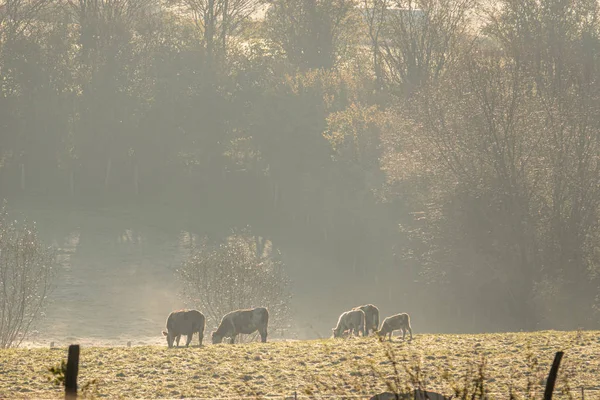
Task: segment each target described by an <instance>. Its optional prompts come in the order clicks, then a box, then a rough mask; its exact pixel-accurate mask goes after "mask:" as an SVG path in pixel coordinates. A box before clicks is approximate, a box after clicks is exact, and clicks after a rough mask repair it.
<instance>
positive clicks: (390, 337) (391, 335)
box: [390, 331, 392, 342]
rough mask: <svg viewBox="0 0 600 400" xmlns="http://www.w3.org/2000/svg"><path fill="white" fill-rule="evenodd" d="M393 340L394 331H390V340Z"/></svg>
mask: <svg viewBox="0 0 600 400" xmlns="http://www.w3.org/2000/svg"><path fill="white" fill-rule="evenodd" d="M391 341H392V331H390V342H391Z"/></svg>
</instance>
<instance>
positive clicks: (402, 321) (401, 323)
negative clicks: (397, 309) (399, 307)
mask: <svg viewBox="0 0 600 400" xmlns="http://www.w3.org/2000/svg"><path fill="white" fill-rule="evenodd" d="M398 329H401V330H402V339H403V340H404V336H406V332H407V331H408V332H410V340H412V329H411V327H410V317H409V316H408V314H406V313H402V314H396V315H392V316H391V317H387V318H386V319H384V320H383V324H381V329H380V330H378V331H377V332H376V333H377V335H379V339H385V335H388V334H389V335H390V340H392V332H393V331H397V330H398Z"/></svg>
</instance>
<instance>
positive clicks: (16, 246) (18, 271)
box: [0, 205, 56, 348]
mask: <svg viewBox="0 0 600 400" xmlns="http://www.w3.org/2000/svg"><path fill="white" fill-rule="evenodd" d="M55 260H56V256H55V252H54V251H53V249H51V248H48V247H45V246H44V245H43V244H42V242H41V241H40V239H39V238H38V235H37V229H36V226H35V223H27V222H25V223H18V222H17V221H12V220H11V219H10V218H9V215H8V212H7V211H6V206H5V205H4V206H3V207H2V209H1V210H0V348H9V347H17V346H19V344H21V342H22V341H23V339H25V337H26V336H27V334H28V333H29V329H30V327H31V325H32V323H33V322H34V321H35V320H36V319H37V318H38V317H39V316H40V314H41V312H42V309H43V306H44V304H45V303H46V300H47V296H48V292H49V289H50V287H51V283H52V280H53V278H54V268H53V267H54V263H55Z"/></svg>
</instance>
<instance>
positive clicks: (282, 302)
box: [177, 232, 290, 328]
mask: <svg viewBox="0 0 600 400" xmlns="http://www.w3.org/2000/svg"><path fill="white" fill-rule="evenodd" d="M177 274H178V277H179V278H180V280H181V281H182V283H183V293H184V296H185V297H186V298H187V299H188V300H189V301H190V302H191V303H192V304H194V306H196V307H198V308H199V309H201V310H202V312H204V313H205V314H206V315H207V316H208V317H209V319H210V320H212V322H211V323H212V324H213V325H216V324H218V323H219V321H220V320H221V318H222V317H223V315H225V314H226V313H228V312H229V311H232V310H236V309H241V308H250V307H267V308H268V309H269V315H270V318H269V325H270V326H272V327H275V328H284V327H286V326H287V324H288V322H289V319H290V309H289V300H290V294H289V282H288V278H287V277H286V274H285V272H284V265H283V262H282V260H281V257H280V254H279V253H278V252H277V251H276V250H274V249H273V248H272V245H271V243H270V242H269V241H263V240H262V238H258V239H256V238H255V237H253V236H250V235H248V234H247V233H246V232H244V233H240V234H234V235H232V236H230V237H228V238H227V240H225V241H224V242H223V243H221V244H218V245H215V244H212V243H209V242H208V241H207V240H202V241H201V244H199V245H196V246H195V247H194V249H193V250H192V253H191V254H190V257H189V258H188V260H187V261H185V262H184V263H183V265H182V266H181V268H179V269H178V270H177Z"/></svg>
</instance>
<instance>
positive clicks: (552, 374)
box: [544, 351, 564, 400]
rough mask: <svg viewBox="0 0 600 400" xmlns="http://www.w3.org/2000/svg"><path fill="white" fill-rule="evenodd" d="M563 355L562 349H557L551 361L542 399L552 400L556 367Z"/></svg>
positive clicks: (556, 373)
mask: <svg viewBox="0 0 600 400" xmlns="http://www.w3.org/2000/svg"><path fill="white" fill-rule="evenodd" d="M563 355H564V353H563V352H562V351H559V352H557V353H556V355H555V356H554V362H553V363H552V368H550V374H548V380H547V381H546V390H545V391H544V400H552V393H553V392H554V384H555V383H556V376H557V375H558V367H559V366H560V360H562V357H563Z"/></svg>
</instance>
